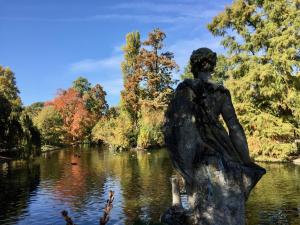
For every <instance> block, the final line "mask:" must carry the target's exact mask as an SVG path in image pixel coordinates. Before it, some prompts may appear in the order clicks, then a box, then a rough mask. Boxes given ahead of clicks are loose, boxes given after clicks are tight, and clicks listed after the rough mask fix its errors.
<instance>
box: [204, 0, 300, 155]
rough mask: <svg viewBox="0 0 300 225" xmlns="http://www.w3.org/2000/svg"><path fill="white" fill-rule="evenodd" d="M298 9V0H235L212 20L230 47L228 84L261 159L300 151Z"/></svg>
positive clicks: (217, 31) (216, 29)
mask: <svg viewBox="0 0 300 225" xmlns="http://www.w3.org/2000/svg"><path fill="white" fill-rule="evenodd" d="M299 15H300V14H299V2H298V1H296V0H277V1H272V0H235V1H234V2H233V3H232V5H230V6H228V7H227V8H226V9H225V10H224V11H223V12H222V13H220V14H219V15H217V16H216V17H215V18H214V19H213V21H212V22H211V23H210V24H209V25H208V28H209V30H210V31H211V32H212V33H213V34H214V35H217V36H221V37H223V40H222V45H223V46H224V47H225V48H227V50H228V53H227V57H226V64H227V66H226V68H227V69H228V72H227V75H228V76H229V78H228V80H227V81H226V85H227V87H228V88H229V89H230V90H231V92H232V93H233V100H234V103H235V106H236V108H237V112H238V114H239V116H240V118H241V120H242V122H243V124H244V126H245V127H246V131H247V132H248V135H249V136H250V137H249V143H250V147H251V149H252V155H253V156H254V157H256V158H257V159H266V158H267V159H272V160H285V159H288V158H289V156H292V155H295V154H297V153H296V151H297V150H296V149H295V148H294V147H293V146H292V144H291V143H292V142H293V139H294V132H295V133H299V125H300V122H299V121H300V98H299V96H300V85H299V84H300V74H299V71H300V70H299V67H300V64H299V63H300V62H299V59H300V42H299V30H300V16H299ZM262 149H263V151H262Z"/></svg>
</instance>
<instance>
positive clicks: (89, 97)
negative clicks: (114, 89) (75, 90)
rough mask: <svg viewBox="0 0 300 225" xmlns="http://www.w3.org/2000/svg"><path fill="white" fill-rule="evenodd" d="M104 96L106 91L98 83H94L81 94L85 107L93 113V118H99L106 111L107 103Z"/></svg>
mask: <svg viewBox="0 0 300 225" xmlns="http://www.w3.org/2000/svg"><path fill="white" fill-rule="evenodd" d="M105 96H106V92H105V91H104V90H103V87H102V86H101V85H100V84H96V85H95V86H94V87H93V88H91V89H90V90H89V91H87V92H86V93H85V95H84V96H83V99H84V101H85V105H86V108H87V110H89V112H91V113H92V114H93V116H94V117H95V120H99V119H100V118H101V117H103V116H104V115H105V114H106V113H107V110H108V104H107V102H106V99H105Z"/></svg>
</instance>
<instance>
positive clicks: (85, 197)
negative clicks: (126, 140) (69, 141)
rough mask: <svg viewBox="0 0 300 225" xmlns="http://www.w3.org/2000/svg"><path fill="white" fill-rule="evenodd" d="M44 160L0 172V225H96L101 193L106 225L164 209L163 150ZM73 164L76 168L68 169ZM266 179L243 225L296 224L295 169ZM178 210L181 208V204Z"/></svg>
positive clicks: (271, 172)
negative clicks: (108, 206)
mask: <svg viewBox="0 0 300 225" xmlns="http://www.w3.org/2000/svg"><path fill="white" fill-rule="evenodd" d="M80 151H81V158H73V153H72V151H58V152H52V153H50V154H48V155H47V157H44V158H41V159H40V160H39V162H38V163H35V164H30V163H29V164H24V163H23V164H17V167H16V168H14V167H11V168H10V171H7V170H6V172H5V173H4V172H3V173H1V171H0V200H1V202H0V224H1V225H2V224H3V225H8V224H22V225H23V224H24V225H28V224H30V225H39V224H51V225H52V224H64V221H63V218H62V217H61V214H60V212H61V211H62V210H67V211H68V212H69V215H70V216H71V217H72V218H73V220H74V221H75V222H76V224H78V225H88V224H94V225H96V224H98V221H99V218H100V217H101V216H102V214H103V207H104V205H105V202H106V199H107V197H108V192H109V190H113V191H115V201H114V208H113V209H112V211H111V220H110V222H109V224H115V225H117V224H122V225H123V224H125V225H129V224H132V222H133V221H134V220H136V219H137V218H141V219H145V220H147V221H149V220H154V221H157V220H158V219H159V216H160V213H161V212H163V211H164V210H165V208H167V207H168V206H170V204H171V193H170V191H171V186H170V180H169V178H170V176H171V175H172V174H173V169H172V166H171V164H170V161H169V159H168V155H167V154H166V152H165V151H164V150H160V151H153V152H152V153H151V155H147V154H142V153H137V154H135V156H134V157H133V156H132V154H130V153H119V154H116V155H114V154H112V153H110V152H109V151H102V150H80ZM74 160H77V161H76V162H77V165H75V166H72V165H71V164H70V163H71V162H72V161H74ZM262 166H264V167H265V168H266V169H267V171H268V172H267V174H266V175H265V176H264V177H263V179H262V180H261V181H260V182H259V183H258V185H257V186H256V187H255V189H254V190H253V192H252V193H251V196H250V198H249V201H248V202H247V225H267V224H268V225H270V224H283V225H285V224H289V225H299V224H300V166H298V167H297V166H294V165H289V164H263V165H262ZM183 197H184V199H183V203H184V205H187V200H186V196H183Z"/></svg>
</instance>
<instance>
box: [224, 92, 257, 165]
mask: <svg viewBox="0 0 300 225" xmlns="http://www.w3.org/2000/svg"><path fill="white" fill-rule="evenodd" d="M221 114H222V117H223V119H224V121H225V123H226V125H227V128H228V130H229V137H230V139H231V142H232V143H233V145H234V147H235V149H236V150H237V152H238V153H239V154H240V157H241V159H242V160H243V162H245V163H250V162H251V159H250V156H249V149H248V143H247V139H246V135H245V132H244V129H243V127H242V126H241V124H240V122H239V120H238V118H237V116H236V113H235V110H234V107H233V104H232V101H231V96H230V93H229V91H226V94H225V99H224V101H223V104H222V110H221Z"/></svg>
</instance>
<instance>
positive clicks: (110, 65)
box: [70, 55, 123, 73]
mask: <svg viewBox="0 0 300 225" xmlns="http://www.w3.org/2000/svg"><path fill="white" fill-rule="evenodd" d="M122 60H123V56H122V55H115V56H111V57H108V58H104V59H84V60H81V61H79V62H75V63H72V64H71V65H70V68H71V71H72V72H77V73H84V72H101V71H102V70H107V69H110V70H114V71H115V70H120V65H121V62H122Z"/></svg>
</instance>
